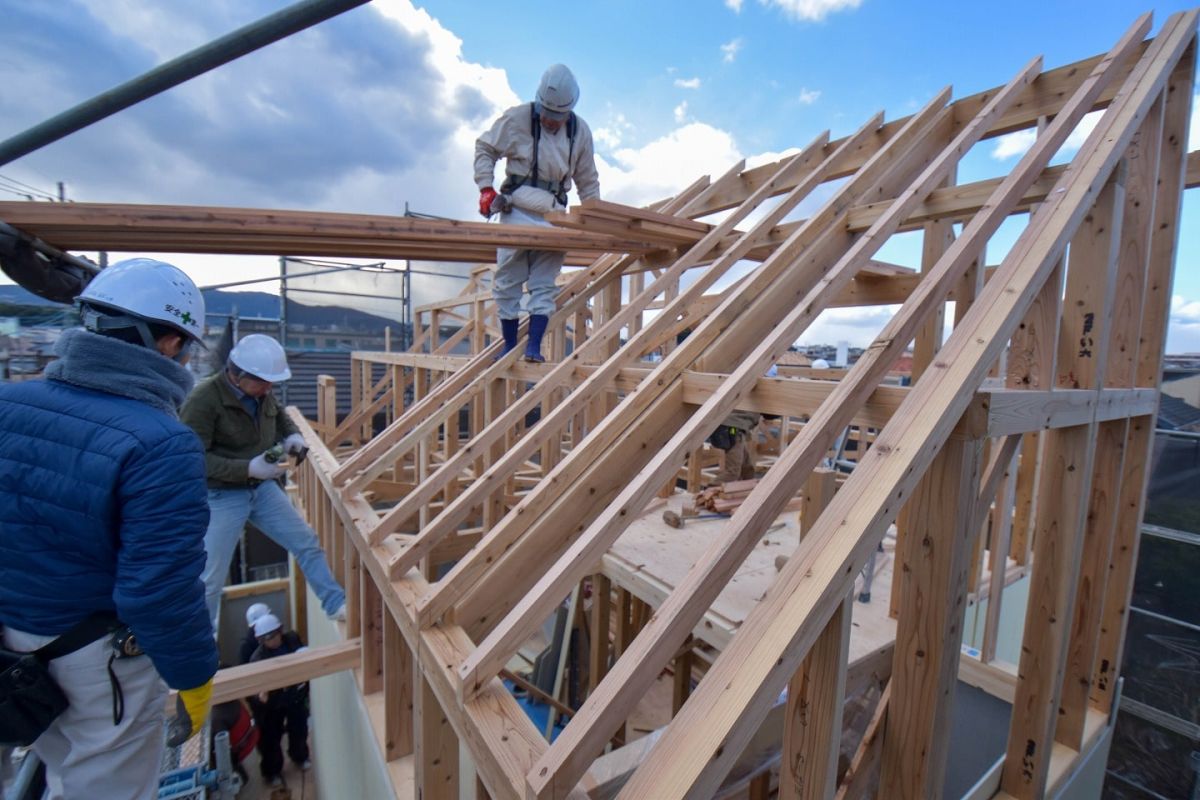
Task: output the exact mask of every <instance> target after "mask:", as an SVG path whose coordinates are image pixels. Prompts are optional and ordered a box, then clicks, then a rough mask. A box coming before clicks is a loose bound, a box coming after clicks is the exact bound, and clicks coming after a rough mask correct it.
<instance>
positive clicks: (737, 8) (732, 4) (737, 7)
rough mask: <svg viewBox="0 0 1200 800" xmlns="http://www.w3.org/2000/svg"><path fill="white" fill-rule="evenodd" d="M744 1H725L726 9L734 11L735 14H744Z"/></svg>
mask: <svg viewBox="0 0 1200 800" xmlns="http://www.w3.org/2000/svg"><path fill="white" fill-rule="evenodd" d="M742 2H743V0H725V7H726V8H728V9H730V10H731V11H733V13H735V14H740V13H742Z"/></svg>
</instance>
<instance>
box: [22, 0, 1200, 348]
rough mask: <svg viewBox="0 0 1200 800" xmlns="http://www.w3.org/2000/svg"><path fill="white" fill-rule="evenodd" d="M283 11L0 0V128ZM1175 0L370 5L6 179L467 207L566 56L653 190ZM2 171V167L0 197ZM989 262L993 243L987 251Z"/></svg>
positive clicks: (116, 193)
mask: <svg viewBox="0 0 1200 800" xmlns="http://www.w3.org/2000/svg"><path fill="white" fill-rule="evenodd" d="M287 4H288V3H287V2H286V1H285V0H211V1H210V2H206V3H203V4H200V3H195V2H191V0H160V2H156V3H153V4H147V3H144V2H137V0H55V2H53V3H29V2H28V1H27V0H0V19H3V20H5V23H6V24H5V25H3V26H0V81H3V85H5V86H6V87H9V89H8V90H7V91H5V92H3V93H0V136H5V137H6V136H8V135H11V134H13V133H16V132H19V131H21V130H23V129H24V128H26V127H28V126H29V125H32V124H35V123H36V122H38V121H40V120H42V119H44V118H46V117H48V116H50V115H52V114H54V113H57V112H58V111H61V110H62V109H64V108H66V107H68V106H69V105H71V104H73V103H75V102H78V101H80V100H83V99H86V98H87V97H89V96H91V95H93V94H95V93H97V92H99V91H103V90H104V89H106V88H109V87H110V86H112V85H115V84H116V83H119V82H120V81H122V80H125V79H128V78H129V77H132V76H134V75H136V74H138V73H140V72H142V71H144V70H145V69H148V68H150V67H152V66H154V65H155V64H157V63H161V62H162V61H164V60H166V59H169V58H171V57H173V56H175V55H178V54H180V53H182V52H185V51H186V50H188V49H190V48H192V47H195V46H197V45H199V44H202V43H204V42H206V41H208V40H210V39H212V38H214V37H216V36H219V35H221V34H223V33H226V32H228V31H229V30H232V29H234V28H236V27H238V26H239V25H242V24H245V23H247V22H249V21H252V20H254V19H257V18H259V17H261V16H263V15H264V14H267V13H270V12H271V11H274V10H276V9H278V8H282V7H284V6H285V5H287ZM1186 7H1187V5H1186V4H1185V3H1170V2H1159V3H1156V4H1154V5H1153V6H1152V7H1151V6H1149V5H1145V6H1143V5H1141V4H1138V3H1136V2H1112V1H1111V0H1110V1H1108V2H1105V1H1104V0H1101V1H1100V2H1074V0H1041V2H1026V1H1025V0H1021V1H1019V2H1007V3H1004V4H997V3H935V2H916V1H913V2H904V3H901V2H896V1H895V0H858V1H857V2H855V1H854V0H742V1H741V2H731V1H730V0H725V2H722V0H705V1H703V2H696V1H695V0H693V2H686V3H685V2H658V3H653V2H649V3H648V2H644V1H643V2H636V3H635V2H631V1H629V0H604V1H603V2H594V3H562V2H555V3H550V2H541V0H538V1H537V2H526V3H520V4H515V3H510V4H496V3H488V4H481V3H463V2H450V0H439V1H438V2H428V3H425V4H421V5H413V4H412V3H410V2H408V0H374V2H372V3H371V4H370V5H368V6H366V7H363V8H360V9H358V10H355V11H352V12H348V13H346V14H344V15H342V16H341V17H339V18H337V19H335V20H332V21H330V22H327V23H325V24H323V25H322V26H320V27H319V28H317V29H314V30H311V31H308V32H305V33H303V34H301V35H298V36H296V37H293V38H292V39H290V40H288V41H285V42H281V43H278V44H276V45H272V46H271V47H269V48H267V49H265V50H263V51H261V52H258V53H255V54H252V55H250V56H247V57H245V58H243V59H241V60H239V61H238V62H235V63H233V64H230V65H227V66H225V67H222V68H221V69H219V70H217V71H216V72H214V73H212V74H210V75H207V76H204V77H202V78H199V79H197V80H195V81H192V82H190V83H189V84H187V85H185V86H182V87H178V88H177V89H175V90H172V91H171V92H169V93H167V94H166V95H163V96H161V97H158V98H155V99H153V100H151V101H148V102H146V103H143V104H142V105H140V106H139V107H137V108H135V109H131V110H129V111H126V112H123V113H122V114H120V115H118V116H117V117H115V118H113V119H110V120H107V121H105V122H102V123H99V124H97V125H95V126H93V127H92V128H90V129H88V130H86V131H83V132H80V133H78V134H75V135H73V136H71V137H69V138H68V139H65V140H63V141H61V142H58V143H56V144H54V145H51V146H49V147H47V148H45V149H43V150H42V151H39V152H38V153H35V154H32V155H30V156H27V157H25V158H23V159H20V160H19V161H17V162H14V163H12V164H9V165H6V166H4V167H0V176H3V178H6V179H9V180H17V181H21V182H23V183H26V184H28V185H31V186H34V187H37V188H39V189H42V190H45V191H53V187H54V184H55V182H56V181H59V180H62V181H65V182H66V184H67V192H68V195H69V196H70V197H72V198H74V199H76V200H92V201H115V202H161V203H195V204H218V205H243V206H259V207H282V208H313V209H326V210H337V211H362V212H371V213H400V212H402V211H403V209H404V205H405V203H406V202H407V203H408V204H409V205H410V206H411V207H412V208H413V209H415V210H420V211H426V212H430V213H436V214H442V215H446V216H453V217H459V218H471V217H472V214H473V207H474V205H475V196H476V193H475V190H474V187H473V183H472V180H471V164H470V161H471V158H470V156H471V148H472V143H473V140H474V137H475V136H476V135H478V133H479V132H480V131H481V130H482V129H483V128H484V127H486V125H487V124H488V122H489V121H490V120H491V119H492V118H493V117H494V116H495V115H496V114H497V113H499V111H500V110H502V109H503V108H505V107H507V106H508V105H511V104H513V103H516V102H519V101H522V100H526V99H528V98H529V97H530V95H531V94H532V92H533V90H534V88H535V87H536V85H537V80H538V77H539V76H540V74H541V72H542V70H543V69H544V68H545V67H546V66H547V65H548V64H550V63H553V62H556V61H561V62H563V63H566V64H568V65H569V66H570V67H571V68H572V69H573V70H574V71H575V73H576V75H577V77H578V79H579V82H580V84H581V86H582V98H581V101H580V104H579V107H578V111H579V113H580V114H581V115H582V116H583V117H584V118H585V119H587V120H588V122H589V123H590V124H591V127H592V128H593V130H594V132H595V134H596V140H597V145H598V155H599V158H600V161H601V164H600V167H601V180H602V191H603V193H604V195H605V196H606V197H609V198H611V199H615V200H618V201H621V202H628V203H644V202H647V201H650V200H654V199H658V198H660V197H662V196H664V195H666V194H669V193H671V192H673V191H674V190H676V189H678V188H680V187H682V186H683V185H685V184H687V183H690V182H691V181H692V180H693V179H694V178H695V177H697V176H698V175H700V174H706V173H711V174H714V175H716V174H720V173H721V172H723V171H724V170H725V169H726V168H727V167H728V166H730V165H731V164H733V163H734V162H736V161H737V160H738V159H740V158H747V159H749V160H750V161H751V163H754V162H756V161H761V160H767V159H773V158H777V157H778V156H779V154H781V153H783V152H786V151H788V149H789V148H795V147H798V146H800V145H802V144H804V143H806V142H808V141H809V140H811V139H812V138H813V137H814V136H815V135H816V134H818V133H819V132H820V131H822V130H825V129H826V128H828V129H830V130H831V132H832V134H833V136H835V137H836V136H840V135H844V134H847V133H849V132H851V131H853V130H855V129H856V128H857V127H859V126H860V125H861V124H862V123H863V122H864V121H865V120H866V119H867V118H868V117H869V116H870V115H871V114H873V113H875V112H876V111H878V110H884V111H885V113H886V115H887V118H888V119H892V118H895V117H899V116H903V115H905V114H908V113H911V111H912V110H913V109H914V108H916V107H918V106H919V105H920V104H923V103H924V102H925V101H927V100H928V99H929V98H930V97H931V96H933V95H934V94H935V93H936V92H937V91H939V90H940V89H941V88H942V87H943V86H945V85H947V84H952V85H953V89H954V96H955V97H961V96H963V95H966V94H970V93H973V92H976V91H979V90H981V89H985V88H988V87H991V86H995V85H997V84H1001V83H1004V82H1006V81H1007V80H1008V79H1009V78H1010V77H1011V76H1012V75H1013V74H1014V73H1015V72H1016V71H1017V70H1018V69H1019V68H1020V67H1021V66H1022V65H1023V64H1025V63H1026V62H1027V61H1028V60H1029V59H1030V58H1031V57H1033V56H1035V55H1038V54H1042V55H1044V56H1045V64H1046V66H1047V68H1051V67H1055V66H1059V65H1062V64H1065V63H1069V62H1071V61H1075V60H1078V59H1080V58H1083V57H1086V56H1089V55H1093V54H1096V53H1099V52H1102V51H1104V50H1107V49H1108V48H1109V47H1111V45H1112V44H1113V43H1114V42H1115V41H1116V39H1117V38H1118V37H1119V36H1120V35H1121V33H1122V32H1123V31H1125V30H1126V29H1127V28H1128V26H1129V25H1130V24H1131V23H1132V22H1133V20H1134V18H1135V17H1136V16H1137V14H1138V13H1140V12H1142V11H1146V10H1153V11H1154V13H1155V20H1154V28H1155V30H1157V29H1158V27H1159V26H1161V24H1162V22H1163V21H1164V20H1165V18H1166V17H1167V15H1168V14H1169V13H1171V12H1173V11H1176V10H1179V9H1182V8H1186ZM14 87H15V90H14ZM1194 127H1195V126H1194ZM1020 144H1021V143H1020V142H1019V141H1014V140H1005V141H997V140H993V141H990V142H987V143H984V144H983V145H981V146H980V147H978V148H976V150H975V151H974V152H972V154H971V155H970V156H969V157H968V159H967V160H966V161H965V162H964V164H963V165H962V168H961V170H960V175H959V179H960V180H964V181H965V180H975V179H978V178H981V177H987V176H990V175H995V174H999V173H1001V172H1003V171H1007V170H1008V169H1009V168H1011V166H1012V165H1013V164H1015V162H1016V159H1017V158H1018V157H1019V153H1020V146H1019V145H1020ZM1077 144H1078V142H1077V143H1076V145H1075V146H1077ZM1191 146H1192V148H1196V147H1200V139H1198V138H1196V137H1193V141H1192V145H1191ZM1071 152H1073V151H1072V150H1071V149H1070V148H1068V149H1067V152H1066V153H1064V156H1069V155H1070V153H1071ZM6 186H9V187H11V184H10V183H8V182H7V181H3V180H0V196H5V195H3V192H4V191H5V189H4V187H6ZM7 196H8V197H11V196H12V195H7ZM1198 208H1200V206H1198V205H1197V201H1196V199H1195V198H1189V200H1188V201H1187V203H1186V205H1185V220H1184V228H1183V230H1184V233H1183V241H1182V242H1181V251H1180V259H1179V267H1178V270H1177V280H1176V286H1175V294H1176V295H1178V298H1177V300H1176V303H1175V310H1174V313H1173V315H1172V330H1171V337H1170V341H1169V348H1170V349H1171V350H1173V351H1181V350H1195V351H1200V272H1198V271H1197V270H1196V269H1195V265H1196V261H1197V258H1198V257H1200V236H1197V235H1196V234H1195V233H1193V232H1194V231H1196V230H1197V226H1196V222H1197V220H1196V216H1197V214H1200V211H1198V210H1197V209H1198ZM1019 228H1020V223H1019V222H1016V223H1014V224H1013V225H1011V226H1010V229H1009V230H1008V231H1007V232H1006V236H1005V237H1003V238H1005V239H1006V240H1007V239H1011V238H1012V237H1014V236H1015V235H1016V234H1017V233H1018V232H1019ZM915 251H916V248H915V240H914V239H912V238H911V237H910V238H909V239H908V240H907V241H901V242H897V243H896V244H895V245H893V246H891V247H889V248H888V249H887V251H885V253H883V254H882V257H886V258H890V259H892V260H896V261H899V262H901V263H909V262H911V260H912V259H913V258H914V257H915ZM1001 255H1003V253H1002V252H997V251H996V249H994V250H993V252H991V253H989V261H991V262H993V263H995V261H998V259H999V256H1001ZM175 260H176V261H177V262H178V263H180V265H181V266H184V267H185V269H188V270H189V271H191V272H192V273H193V274H194V275H195V276H196V278H197V279H198V280H199V281H200V282H202V283H212V282H217V281H220V280H230V279H234V278H241V277H245V276H247V275H257V274H271V273H273V272H275V270H276V269H277V267H276V266H275V262H274V261H273V260H271V259H229V258H225V259H216V258H211V257H185V256H180V257H178V258H177V259H175ZM835 317H836V318H829V319H823V320H822V321H821V323H820V325H819V326H818V327H816V328H814V330H813V331H812V332H811V333H810V335H809V336H806V337H805V340H814V341H832V340H834V339H837V338H848V339H850V340H852V341H854V342H855V343H856V344H863V343H865V342H866V341H867V340H869V338H870V336H871V335H872V334H873V332H874V330H877V329H878V327H879V325H880V324H881V319H882V315H881V314H880V313H878V312H874V311H871V312H857V313H856V312H843V313H841V314H840V315H835Z"/></svg>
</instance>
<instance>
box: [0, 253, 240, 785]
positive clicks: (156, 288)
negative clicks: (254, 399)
mask: <svg viewBox="0 0 1200 800" xmlns="http://www.w3.org/2000/svg"><path fill="white" fill-rule="evenodd" d="M76 302H77V304H78V309H79V311H80V315H81V317H82V319H83V324H84V327H83V328H82V329H78V328H77V329H72V330H68V331H65V332H64V333H63V334H62V336H61V337H59V339H58V342H57V343H56V345H55V353H56V355H57V356H58V360H57V361H54V362H53V363H51V364H50V365H49V366H48V367H47V368H46V373H45V379H44V380H35V381H28V382H24V383H13V384H5V385H0V625H2V626H3V649H0V673H3V674H0V744H29V743H30V740H32V746H33V750H34V752H35V753H36V754H37V755H38V757H39V758H40V759H41V760H42V761H43V762H44V763H45V765H46V780H47V784H48V793H47V796H48V797H51V798H63V797H67V798H75V797H126V798H146V797H156V796H157V793H158V779H159V769H160V764H161V762H162V750H163V738H164V737H163V723H164V707H165V704H166V699H167V687H168V686H170V687H172V688H174V689H177V690H179V694H178V701H177V703H176V706H175V708H176V717H175V719H174V720H173V722H172V724H171V726H170V729H169V730H170V743H171V744H172V745H175V744H180V743H182V742H183V741H186V740H187V739H188V738H190V737H191V736H192V735H193V734H195V733H196V732H197V731H198V730H199V728H200V726H201V725H202V724H203V721H204V719H205V717H206V716H207V715H208V708H209V703H210V701H211V698H212V678H213V675H214V673H215V672H216V670H217V650H216V646H215V643H214V642H213V636H212V625H211V623H210V622H209V616H208V613H207V610H206V609H205V606H204V587H203V584H202V583H201V582H200V573H201V570H202V569H203V567H204V531H205V528H206V527H207V525H208V504H207V500H206V496H205V485H204V453H203V451H202V450H201V448H200V443H199V442H197V441H196V437H195V435H194V434H193V433H192V431H191V430H190V429H189V428H188V427H187V426H186V425H184V424H183V423H182V422H180V421H179V416H178V413H179V412H178V409H179V407H180V405H181V404H182V403H183V401H184V398H185V397H186V396H187V394H188V392H189V391H190V390H191V388H192V384H193V378H192V374H191V372H189V371H188V369H187V368H186V366H185V365H186V364H187V362H188V359H189V358H190V353H191V348H192V347H193V345H194V344H195V343H196V342H198V341H199V340H200V337H201V336H202V334H203V331H204V328H203V326H204V300H203V297H202V296H201V294H200V291H199V290H198V289H197V288H196V285H195V284H194V283H192V281H191V280H190V279H189V278H188V277H187V275H185V274H184V273H183V272H182V271H180V270H179V269H177V268H176V267H174V266H172V265H170V264H166V263H163V262H161V261H154V260H151V259H144V258H139V259H132V260H128V261H122V262H120V263H118V264H114V265H113V266H111V267H109V268H107V269H105V270H102V271H101V272H100V273H99V274H98V275H97V276H96V277H95V278H93V279H92V280H91V282H90V283H89V284H88V285H87V286H86V287H85V289H84V291H83V293H82V294H80V295H79V297H78V298H77V299H76ZM32 651H40V655H39V656H36V657H34V656H26V657H23V658H22V660H21V662H19V663H17V664H16V665H15V668H14V658H15V657H14V653H30V652H32ZM46 662H48V664H49V667H48V675H47V674H46V667H44V666H39V664H43V663H46ZM15 672H22V673H23V674H24V676H25V677H26V678H28V677H30V676H34V677H35V680H34V681H33V682H32V683H29V682H26V681H17V680H14V678H15V677H16V675H15V674H14V673H15ZM54 684H57V689H55V686H54ZM56 691H61V695H58V696H57V699H58V700H59V701H60V702H59V705H58V706H57V707H56V708H57V715H55V711H54V710H51V711H50V712H48V713H42V711H40V710H38V708H39V704H40V703H41V702H42V701H44V700H46V699H47V698H48V697H54V696H55V692H56ZM63 696H65V702H66V707H65V709H62V707H61V701H62V700H63V699H64V697H63ZM22 708H24V709H25V710H26V711H30V712H31V713H30V714H29V715H22V714H20V713H18V712H19V710H20V709H22ZM52 708H54V707H52Z"/></svg>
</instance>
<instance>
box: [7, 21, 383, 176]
mask: <svg viewBox="0 0 1200 800" xmlns="http://www.w3.org/2000/svg"><path fill="white" fill-rule="evenodd" d="M367 2H369V0H301V2H298V3H295V4H293V5H290V6H288V7H287V8H284V9H281V10H279V11H276V12H275V13H274V14H270V15H268V16H266V17H263V18H262V19H260V20H258V21H257V22H252V23H250V24H249V25H244V26H242V27H241V28H238V29H237V30H235V31H233V32H232V33H228V34H226V35H224V36H222V37H220V38H219V39H214V40H213V41H211V42H209V43H208V44H206V45H202V46H200V47H197V48H196V49H195V50H192V51H190V52H187V53H184V54H183V55H181V56H179V57H177V58H174V59H172V60H171V61H168V62H167V63H165V64H160V65H159V66H157V67H155V68H154V69H152V70H150V71H149V72H146V73H144V74H142V75H140V76H138V77H136V78H133V79H132V80H129V81H126V82H125V83H123V84H121V85H120V86H117V87H114V88H112V89H109V90H108V91H107V92H104V93H102V94H98V95H96V96H95V97H93V98H92V99H90V100H86V101H84V102H82V103H80V104H79V105H77V106H75V107H74V108H70V109H68V110H66V111H64V112H62V113H61V114H58V115H57V116H54V117H51V118H50V119H48V120H46V121H45V122H41V123H39V124H37V125H34V126H33V127H32V128H29V129H28V130H26V131H24V132H23V133H18V134H17V135H16V136H13V137H12V138H10V139H7V140H5V141H4V142H0V166H3V165H5V164H8V163H9V162H11V161H15V160H16V159H18V158H20V157H21V156H24V155H28V154H29V153H32V152H33V151H34V150H38V149H39V148H42V147H45V146H46V145H48V144H50V143H51V142H56V141H58V140H59V139H61V138H63V137H64V136H68V135H69V134H72V133H74V132H75V131H77V130H80V129H82V128H86V127H87V126H88V125H91V124H92V123H93V122H99V121H100V120H102V119H104V118H106V117H110V116H112V115H113V114H115V113H117V112H118V111H121V110H123V109H126V108H129V107H130V106H132V105H134V104H136V103H140V102H141V101H143V100H145V99H147V98H149V97H153V96H154V95H156V94H159V93H161V92H165V91H166V90H167V89H170V88H172V87H174V86H178V85H179V84H181V83H183V82H184V81H187V80H191V79H192V78H194V77H196V76H197V75H202V74H204V73H205V72H208V71H209V70H211V69H214V68H215V67H219V66H221V65H222V64H226V63H228V62H230V61H233V60H234V59H237V58H240V57H242V56H244V55H246V54H247V53H252V52H254V51H255V50H258V49H259V48H261V47H265V46H266V45H268V44H271V43H272V42H276V41H279V40H280V39H284V38H286V37H288V36H291V35H292V34H293V33H298V32H300V31H302V30H304V29H306V28H310V27H312V26H313V25H316V24H317V23H320V22H324V21H325V20H327V19H329V18H330V17H335V16H337V15H338V14H341V13H342V12H344V11H349V10H350V9H352V8H357V7H358V6H361V5H365V4H366V3H367Z"/></svg>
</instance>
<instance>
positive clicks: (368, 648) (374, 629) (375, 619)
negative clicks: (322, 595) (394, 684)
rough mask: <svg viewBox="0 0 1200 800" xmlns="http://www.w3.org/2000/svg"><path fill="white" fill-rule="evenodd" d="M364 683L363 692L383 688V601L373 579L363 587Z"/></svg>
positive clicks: (370, 692) (367, 692) (369, 692)
mask: <svg viewBox="0 0 1200 800" xmlns="http://www.w3.org/2000/svg"><path fill="white" fill-rule="evenodd" d="M362 685H363V694H372V693H374V692H378V691H380V690H381V689H383V602H382V600H381V598H380V597H379V587H377V586H376V585H375V581H373V580H367V581H365V582H364V583H363V587H362Z"/></svg>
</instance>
